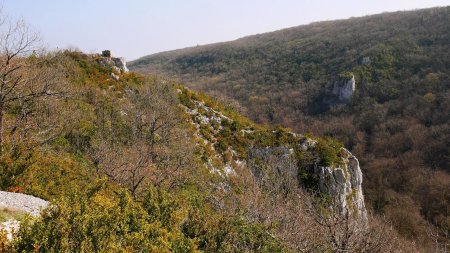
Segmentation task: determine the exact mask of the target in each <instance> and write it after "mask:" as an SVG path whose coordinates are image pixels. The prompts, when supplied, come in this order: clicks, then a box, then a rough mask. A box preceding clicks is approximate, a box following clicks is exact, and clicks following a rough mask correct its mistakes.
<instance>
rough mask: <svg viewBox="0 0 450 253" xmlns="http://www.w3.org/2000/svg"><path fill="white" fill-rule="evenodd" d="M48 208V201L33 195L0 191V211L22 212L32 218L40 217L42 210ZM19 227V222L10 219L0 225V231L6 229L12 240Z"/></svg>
mask: <svg viewBox="0 0 450 253" xmlns="http://www.w3.org/2000/svg"><path fill="white" fill-rule="evenodd" d="M47 206H48V202H47V201H45V200H43V199H40V198H36V197H34V196H31V195H26V194H22V193H14V192H4V191H0V210H4V209H7V210H12V211H21V212H24V213H28V214H30V215H32V216H39V214H40V212H41V210H42V209H44V208H46V207H47ZM19 225H20V223H19V221H17V220H14V219H10V220H7V221H5V222H3V223H0V229H4V230H5V231H6V233H7V237H8V238H9V239H10V240H11V239H12V233H13V231H17V230H18V229H19Z"/></svg>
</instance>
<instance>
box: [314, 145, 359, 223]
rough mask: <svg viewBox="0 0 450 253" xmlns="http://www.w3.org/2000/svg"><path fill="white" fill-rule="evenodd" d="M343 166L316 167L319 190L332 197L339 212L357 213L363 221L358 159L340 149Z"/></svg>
mask: <svg viewBox="0 0 450 253" xmlns="http://www.w3.org/2000/svg"><path fill="white" fill-rule="evenodd" d="M342 152H343V153H344V157H343V158H342V159H343V160H344V161H343V162H344V163H343V165H341V166H339V167H336V168H332V167H323V166H317V167H316V168H315V170H314V173H315V174H316V175H317V176H318V179H319V190H320V191H321V192H324V193H327V194H329V195H330V196H332V197H334V198H335V199H336V201H337V203H336V204H338V205H339V209H340V211H341V212H346V211H349V212H350V213H355V212H356V213H357V214H358V215H359V216H360V217H361V218H363V219H364V220H366V219H367V210H366V206H365V204H364V195H363V191H362V181H363V176H362V172H361V168H360V166H359V161H358V159H357V158H356V157H355V156H354V155H353V154H352V153H350V151H348V150H347V149H345V148H342Z"/></svg>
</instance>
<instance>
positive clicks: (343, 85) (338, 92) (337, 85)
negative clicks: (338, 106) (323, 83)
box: [333, 74, 356, 103]
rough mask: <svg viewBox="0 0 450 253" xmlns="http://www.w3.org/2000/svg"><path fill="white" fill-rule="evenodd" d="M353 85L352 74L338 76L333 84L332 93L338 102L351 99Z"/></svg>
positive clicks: (353, 77) (345, 101)
mask: <svg viewBox="0 0 450 253" xmlns="http://www.w3.org/2000/svg"><path fill="white" fill-rule="evenodd" d="M355 87H356V86H355V76H353V74H352V75H351V76H347V77H340V78H339V80H337V81H335V82H334V84H333V95H335V96H336V97H337V99H338V101H339V102H343V103H347V102H349V101H350V100H351V99H352V97H353V93H354V92H355Z"/></svg>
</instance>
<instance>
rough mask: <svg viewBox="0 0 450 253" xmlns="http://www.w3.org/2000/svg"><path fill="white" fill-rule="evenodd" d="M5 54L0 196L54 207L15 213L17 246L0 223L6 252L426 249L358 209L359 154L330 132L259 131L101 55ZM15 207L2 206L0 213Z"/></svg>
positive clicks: (209, 102)
mask: <svg viewBox="0 0 450 253" xmlns="http://www.w3.org/2000/svg"><path fill="white" fill-rule="evenodd" d="M19 49H20V47H19ZM3 59H10V61H9V62H8V61H4V64H5V66H6V69H7V70H8V71H7V72H4V73H7V75H6V77H5V79H4V81H5V80H6V82H4V83H3V84H4V86H3V87H7V88H5V89H7V90H10V91H11V92H10V93H8V94H7V93H3V95H5V97H7V98H15V99H5V100H4V101H7V103H5V104H4V107H3V109H4V113H3V121H2V127H3V133H2V143H1V153H0V190H2V191H6V190H7V191H12V192H23V193H26V194H31V195H34V196H37V197H40V198H43V199H45V200H48V201H50V204H49V207H48V208H47V209H46V210H44V211H43V212H42V213H41V216H40V217H37V218H32V217H20V220H21V224H20V229H19V231H16V232H15V233H14V235H13V239H12V240H9V239H7V238H6V236H5V232H4V231H3V230H2V229H0V252H324V251H330V252H339V251H342V250H345V251H348V252H362V251H370V252H387V251H395V252H402V250H405V249H406V250H407V251H409V252H412V251H415V250H418V249H421V248H422V247H434V244H433V243H432V242H431V241H430V244H428V245H424V246H416V245H414V244H413V242H412V241H408V240H405V239H404V238H402V237H401V236H399V235H398V234H397V233H396V231H394V230H392V228H391V227H390V224H389V223H387V222H385V221H384V220H383V219H382V218H381V217H378V216H372V215H371V214H367V213H366V210H365V208H364V200H363V198H362V192H361V188H360V183H361V181H360V179H355V180H356V181H358V182H356V181H355V182H353V181H352V180H353V179H351V178H353V177H355V176H357V175H356V174H354V173H355V172H354V170H357V172H359V173H360V170H359V165H358V163H357V159H356V158H355V157H354V156H353V155H352V154H351V153H349V152H348V151H346V150H345V149H343V148H342V144H341V143H339V142H338V141H336V140H334V139H332V138H320V137H314V136H312V135H307V136H304V135H299V134H295V133H292V132H290V131H288V130H286V129H283V128H281V127H278V128H271V127H264V126H260V125H257V124H255V123H253V122H251V121H250V120H248V119H246V118H245V117H243V116H242V115H240V114H239V113H237V112H236V111H234V110H233V109H232V108H231V107H229V106H225V105H223V104H220V103H217V102H215V101H214V99H213V98H211V97H209V96H207V95H203V94H200V93H197V92H193V91H191V90H189V89H187V88H185V87H183V86H180V85H179V84H177V83H175V82H173V81H170V80H167V79H161V78H157V77H155V76H141V75H138V74H135V73H130V72H126V71H125V68H122V69H120V68H118V67H117V66H116V65H114V64H115V63H114V61H113V60H111V58H110V57H105V56H102V55H99V54H93V55H86V54H83V53H81V52H77V51H61V52H51V53H48V52H45V51H43V52H39V53H34V54H32V55H29V56H23V55H22V56H18V54H16V55H13V56H12V57H11V55H9V57H8V56H7V57H6V58H3ZM11 59H12V60H11ZM9 63H11V64H13V65H9ZM17 66H22V67H20V68H17ZM10 73H13V74H11V75H10ZM9 84H13V86H8V85H9ZM9 94H12V95H11V96H9ZM24 94H25V95H24ZM37 94H39V95H37ZM317 167H318V168H321V169H322V170H328V171H342V172H343V173H345V174H343V178H342V180H344V181H343V182H341V181H339V182H336V183H335V184H334V185H333V184H331V183H328V181H327V180H328V179H327V178H323V177H322V176H321V174H316V172H315V168H317ZM358 176H360V174H358ZM350 182H352V184H357V185H358V187H356V186H352V187H353V188H350V189H349V188H345V189H346V190H348V191H346V192H343V194H341V193H339V192H334V191H326V190H323V189H324V187H323V186H324V185H325V186H328V187H344V186H347V187H348V186H349V185H350ZM320 185H321V186H320ZM319 186H320V187H319ZM325 188H326V187H325ZM343 204H344V206H343ZM12 211H14V210H8V209H2V210H0V218H1V219H0V221H1V222H3V221H4V220H3V219H4V218H5V217H3V215H4V214H8V213H11V212H12ZM0 225H1V224H0ZM423 250H426V248H423Z"/></svg>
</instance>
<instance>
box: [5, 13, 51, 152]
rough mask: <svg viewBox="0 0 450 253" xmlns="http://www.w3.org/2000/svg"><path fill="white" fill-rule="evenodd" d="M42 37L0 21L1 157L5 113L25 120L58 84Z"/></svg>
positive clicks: (19, 24)
mask: <svg viewBox="0 0 450 253" xmlns="http://www.w3.org/2000/svg"><path fill="white" fill-rule="evenodd" d="M44 56H45V52H44V51H43V50H42V47H41V41H40V38H39V35H38V34H37V33H35V32H33V31H32V30H30V28H29V27H28V26H27V24H26V23H25V22H23V21H21V20H19V21H11V20H8V19H6V18H4V17H3V18H1V20H0V153H1V152H2V150H3V147H4V130H5V125H4V123H5V112H7V110H9V109H11V108H12V107H14V108H15V109H16V110H17V109H18V111H19V112H20V113H18V115H19V118H22V119H23V118H25V117H26V116H27V113H29V111H28V109H29V108H30V105H31V104H32V103H33V102H35V101H36V100H37V99H39V98H42V97H45V96H49V95H52V93H54V91H52V87H53V85H54V84H55V83H54V82H53V80H52V78H50V77H51V74H50V72H49V71H50V68H48V65H46V64H48V62H49V61H48V60H49V58H48V57H44Z"/></svg>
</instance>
